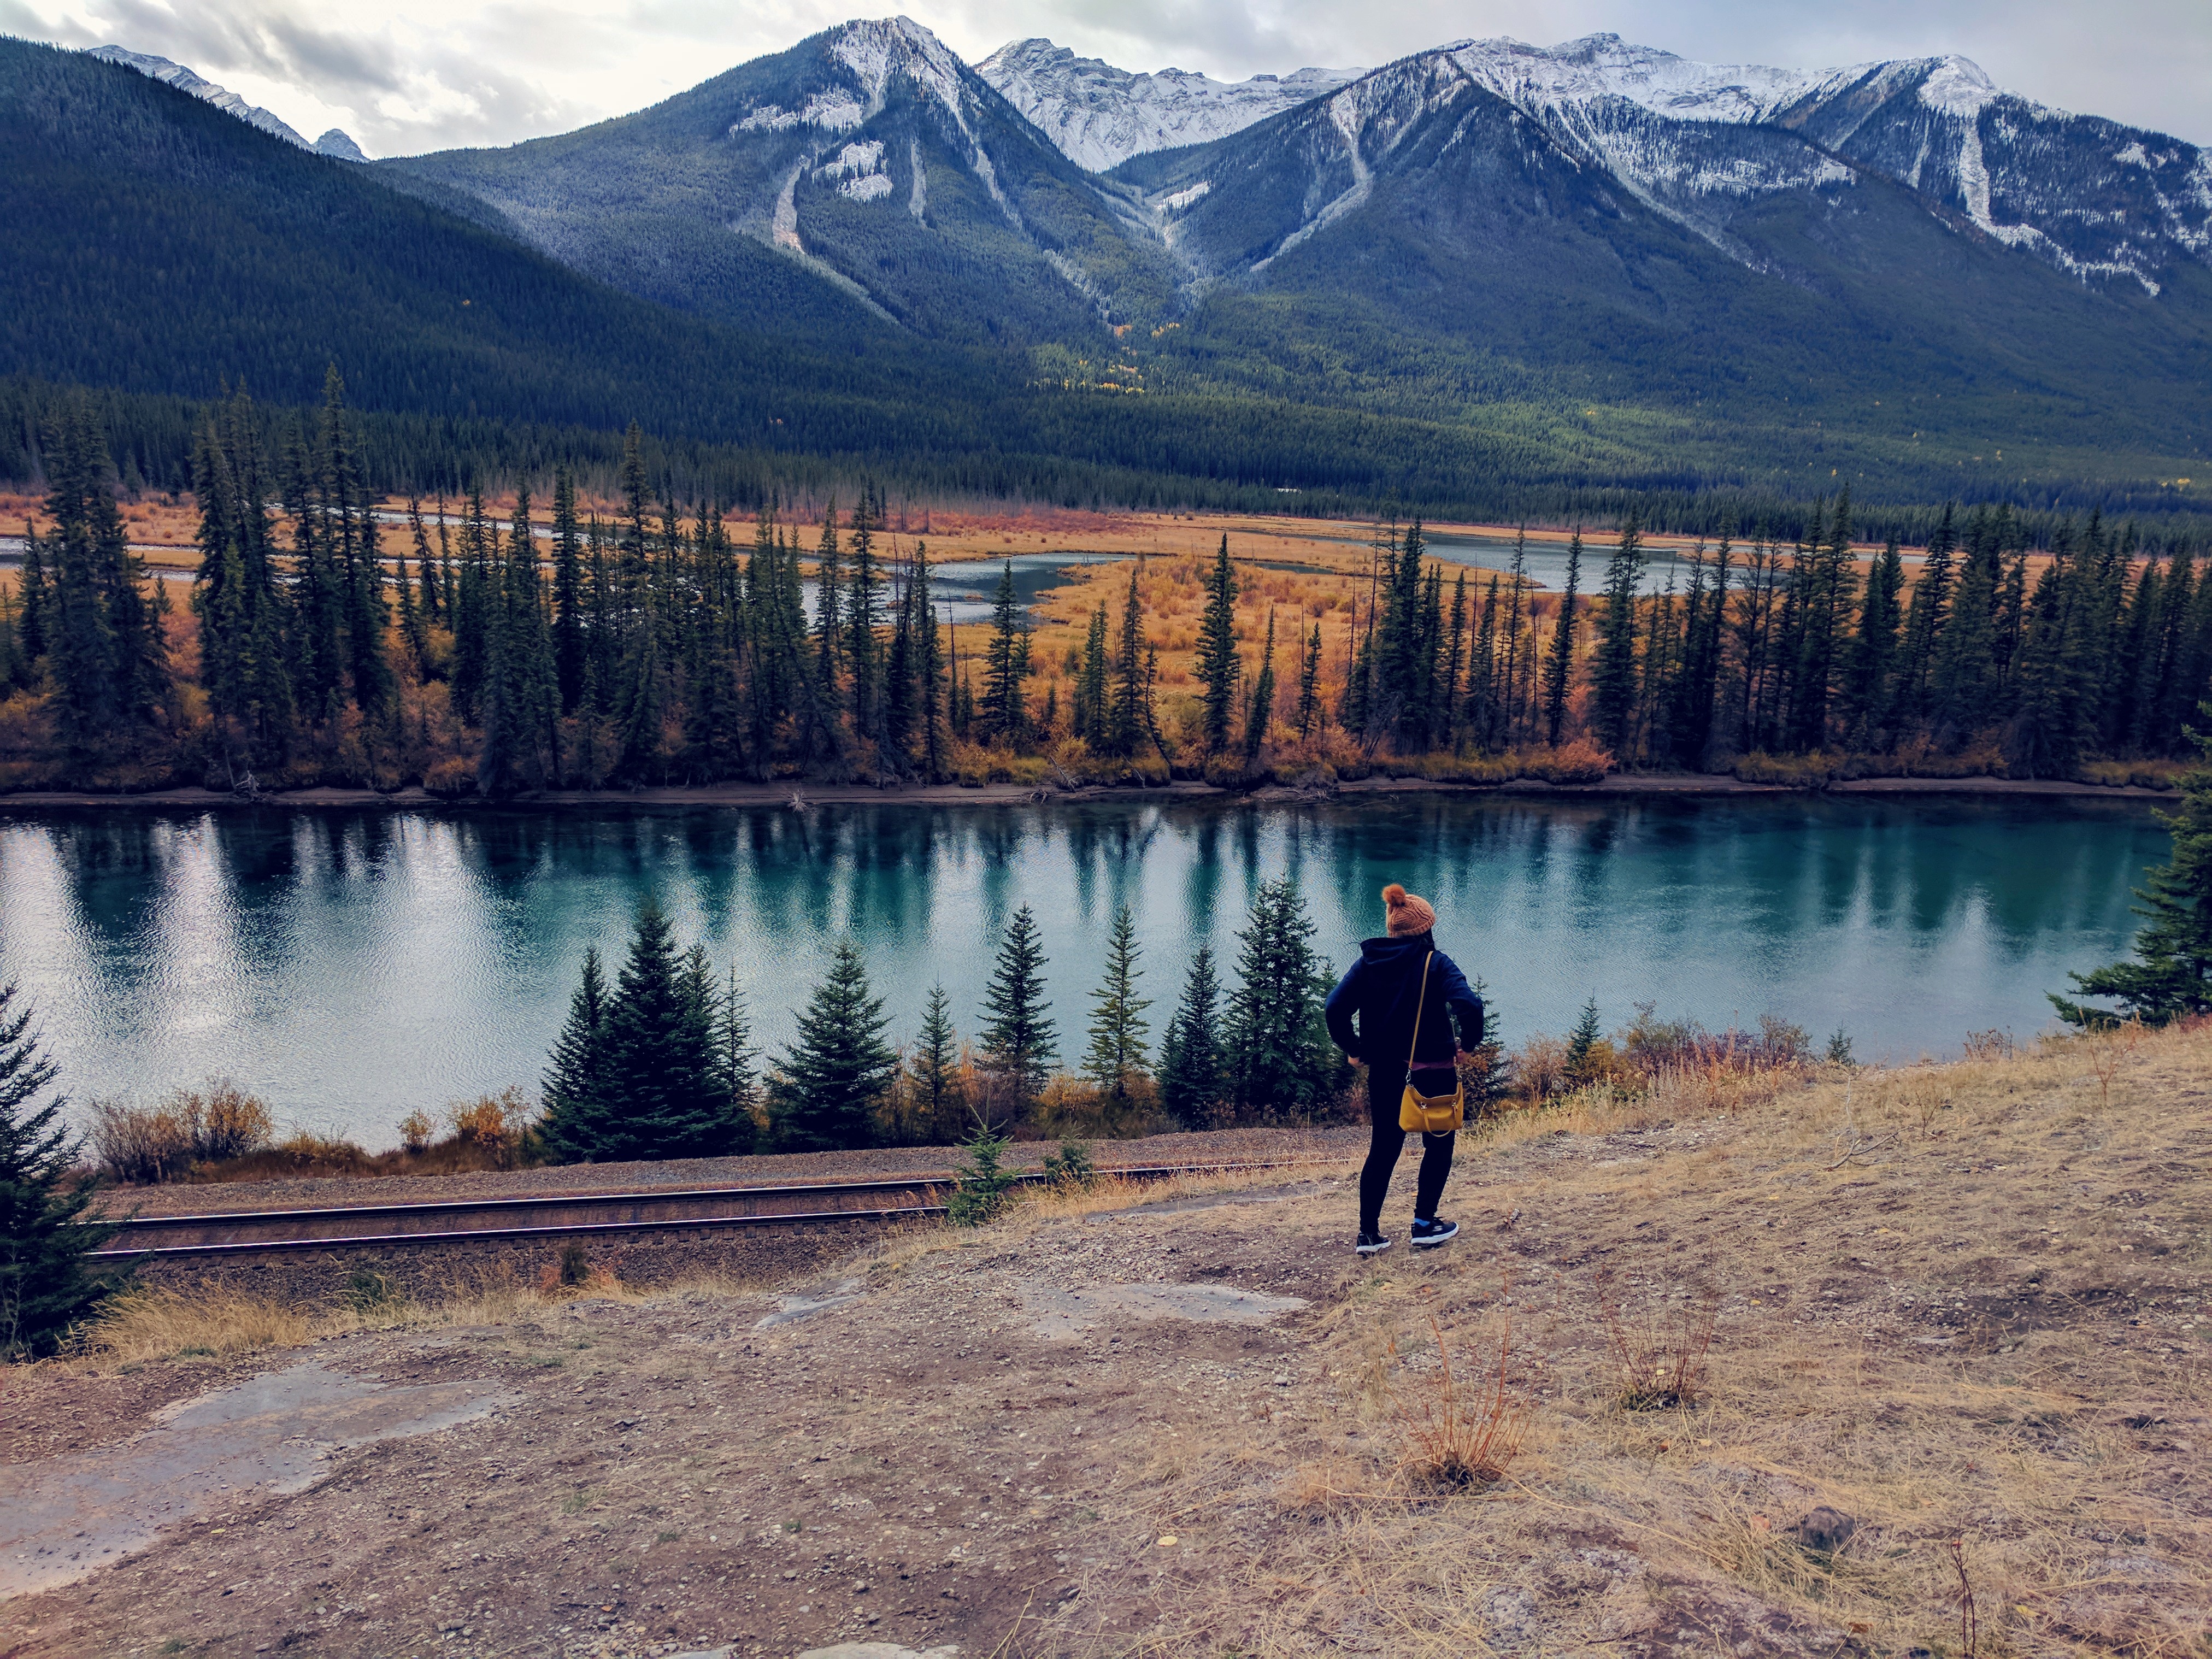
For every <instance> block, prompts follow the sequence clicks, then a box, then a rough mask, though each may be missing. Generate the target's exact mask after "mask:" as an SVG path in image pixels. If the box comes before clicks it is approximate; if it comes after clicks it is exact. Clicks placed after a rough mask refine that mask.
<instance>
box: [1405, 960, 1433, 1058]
mask: <svg viewBox="0 0 2212 1659" xmlns="http://www.w3.org/2000/svg"><path fill="white" fill-rule="evenodd" d="M1436 959H1437V953H1436V952H1435V951H1430V952H1429V953H1428V955H1427V956H1425V957H1423V958H1422V959H1421V995H1420V1000H1419V1001H1417V1002H1415V1003H1414V1004H1413V1042H1410V1043H1408V1044H1407V1047H1406V1077H1407V1080H1408V1081H1411V1080H1412V1079H1413V1056H1414V1055H1415V1054H1419V1052H1420V1049H1421V1012H1422V1011H1423V1010H1424V1009H1425V1008H1426V1007H1427V1006H1428V1005H1429V964H1430V963H1432V962H1434V961H1435V960H1436Z"/></svg>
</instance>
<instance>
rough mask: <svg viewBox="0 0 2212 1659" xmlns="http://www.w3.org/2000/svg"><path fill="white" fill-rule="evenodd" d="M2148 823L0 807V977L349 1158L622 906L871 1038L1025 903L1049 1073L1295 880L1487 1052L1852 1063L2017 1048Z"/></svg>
mask: <svg viewBox="0 0 2212 1659" xmlns="http://www.w3.org/2000/svg"><path fill="white" fill-rule="evenodd" d="M2166 849H2167V840H2166V835H2165V832H2164V831H2163V829H2160V827H2159V825H2158V824H2157V823H2156V822H2155V821H2154V819H2152V818H2151V817H2149V816H2148V813H2146V812H2143V811H2141V810H2139V809H2131V808H2122V807H2118V806H2114V805H2107V804H2101V803H2100V804H2095V805H2073V804H2065V803H2053V802H2045V801H2038V802H2033V803H2020V802H2016V801H2010V800H2008V801H2002V802H1993V801H1984V800H1978V799H1971V798H1944V799H1935V800H1930V799H1925V798H1923V799H1916V800H1912V801H1909V802H1897V801H1888V800H1880V799H1864V798H1860V799H1827V798H1820V797H1786V798H1755V799H1748V800H1745V799H1692V800H1683V801H1666V800H1650V799H1644V800H1626V801H1605V802H1595V801H1586V800H1580V799H1568V798H1554V799H1545V798H1522V799H1502V798H1497V797H1481V796H1462V795H1433V796H1413V797H1401V798H1396V799H1390V800H1388V801H1362V802H1359V803H1358V804H1356V805H1354V804H1350V803H1343V804H1337V803H1330V804H1322V805H1313V806H1303V807H1289V806H1274V805H1268V806H1253V805H1237V804H1224V803H1219V802H1208V803H1204V804H1195V805H1184V804H1165V803H1160V802H1147V801H1144V800H1140V799H1132V800H1129V801H1127V802H1121V801H1107V802H1097V803H1082V804H1054V805H1042V806H1036V807H1000V806H982V805H978V806H975V807H964V806H896V805H866V806H856V807H819V808H815V809H813V810H811V811H789V810H786V809H776V808H759V809H735V808H722V809H700V810H685V811H631V812H617V813H609V812H605V811H592V812H589V813H582V812H567V813H553V812H544V811H472V812H466V813H455V814H445V813H431V812H417V811H337V810H322V811H307V810H297V809H258V810H257V809H233V810H225V811H221V812H212V813H169V812H161V811H146V810H131V809H127V808H111V809H106V810H102V811H36V812H29V811H17V812H14V813H11V812H10V811H9V809H8V808H7V807H6V805H5V804H4V803H0V982H4V981H15V982H16V983H18V984H19V985H20V986H21V987H22V990H23V992H24V993H25V994H26V995H27V997H28V998H29V999H30V1000H31V1001H32V1002H33V1004H34V1005H35V1006H36V1007H37V1009H38V1011H39V1015H40V1024H41V1025H42V1028H43V1030H44V1033H45V1036H46V1043H47V1045H48V1047H49V1048H50V1050H51V1051H52V1054H54V1056H55V1057H56V1058H57V1059H58V1060H60V1061H61V1062H62V1064H63V1066H64V1073H65V1082H66V1085H67V1086H68V1088H69V1089H70V1092H71V1093H72V1095H73V1096H75V1097H76V1098H77V1099H78V1100H79V1101H82V1100H86V1099H89V1098H94V1097H103V1098H104V1097H136V1098H140V1099H146V1098H150V1097H154V1096H156V1095H158V1094H160V1093H161V1092H162V1091H166V1090H167V1089H169V1088H171V1087H173V1086H175V1085H179V1084H185V1083H191V1082H195V1081H197V1080H198V1079H202V1078H204V1077H207V1076H210V1075H217V1074H220V1075H227V1076H228V1077H231V1078H234V1079H236V1080H237V1081H238V1082H240V1084H242V1085H246V1086H247V1087H250V1088H252V1089H253V1090H255V1091H258V1092H260V1093H262V1094H263V1095H264V1097H267V1098H268V1099H270V1101H271V1102H272V1103H274V1104H275V1106H276V1109H277V1110H278V1113H279V1115H280V1118H282V1119H283V1120H285V1121H297V1122H300V1123H301V1124H304V1125H307V1126H309V1127H314V1128H316V1129H319V1130H321V1131H325V1132H343V1133H349V1134H353V1135H356V1136H358V1137H359V1138H361V1139H363V1140H365V1141H366V1142H368V1143H369V1144H371V1145H388V1144H390V1143H391V1142H392V1139H394V1133H393V1126H394V1125H395V1124H396V1123H397V1121H398V1119H399V1118H400V1117H401V1116H402V1115H404V1114H405V1113H406V1112H407V1111H408V1110H409V1109H410V1108H412V1107H415V1106H418V1105H422V1106H429V1107H433V1108H435V1106H437V1105H438V1104H440V1103H442V1102H445V1101H447V1100H449V1099H453V1098H455V1097H464V1096H469V1095H473V1094H476V1093H478V1092H481V1091H486V1090H495V1089H498V1088H501V1087H504V1086H506V1085H509V1084H520V1085H525V1086H526V1087H533V1088H534V1086H535V1085H536V1082H537V1079H538V1074H539V1071H540V1068H541V1066H542V1065H543V1061H544V1052H545V1049H546V1048H547V1046H548V1045H549V1043H550V1041H551V1039H552V1036H553V1035H554V1033H555V1031H556V1030H557V1028H558V1027H559V1024H560V1023H561V1020H562V1016H563V1014H564V1012H565V1011H566V1006H567V1002H568V994H569V990H570V987H572V986H573V984H574V979H575V975H576V971H577V967H578V964H579V963H580V960H581V958H582V956H583V952H584V949H585V947H586V945H591V944H597V945H599V948H600V949H601V950H602V951H605V952H607V953H608V954H610V955H611V956H617V957H618V956H619V953H620V951H621V950H622V948H623V941H624V939H625V937H626V935H627V931H628V928H629V920H630V917H631V915H633V913H634V912H635V908H636V906H637V905H638V903H639V902H640V901H641V899H643V898H644V897H645V896H647V894H653V895H657V896H659V898H660V900H661V901H662V902H663V903H664V904H665V906H666V907H667V908H669V909H670V910H671V912H672V913H673V915H675V916H676V918H677V920H678V927H679V928H680V930H681V931H682V933H684V936H685V937H686V938H687V939H691V938H696V939H702V940H703V941H704V942H705V944H706V945H707V946H708V950H709V951H711V952H712V954H713V955H714V959H715V961H716V962H717V963H725V964H727V963H734V964H735V966H736V968H737V969H738V976H739V979H740V981H742V983H743V985H744V988H745V992H746V994H747V997H748V999H749V1000H750V1005H751V1009H752V1012H753V1016H754V1018H755V1021H756V1024H757V1029H758V1032H759V1036H760V1037H761V1038H762V1040H763V1042H764V1043H765V1044H766V1046H767V1047H768V1048H769V1049H770V1050H771V1052H773V1051H775V1050H777V1049H780V1048H781V1047H782V1046H783V1045H784V1044H785V1043H786V1042H788V1040H789V1038H790V1036H791V1034H792V1030H793V1010H794V1009H795V1008H796V1007H797V1006H799V1004H800V1003H801V1002H802V1001H803V1000H804V999H805V994H806V991H807V987H809V986H810V985H811V983H812V982H813V981H814V980H815V979H816V977H817V975H818V974H819V973H820V971H821V969H822V968H823V963H824V962H825V960H826V959H827V957H828V955H829V951H830V949H831V947H832V945H834V944H835V942H836V940H837V939H841V938H843V937H846V936H848V935H849V936H850V937H852V938H853V939H854V940H855V941H856V942H857V943H858V944H859V945H860V947H861V949H862V950H863V951H864V952H865V953H866V957H867V960H868V963H869V967H870V969H871V971H872V974H873V975H874V980H875V984H876V986H877V988H878V990H879V991H880V992H881V993H882V994H883V995H884V1000H885V1008H886V1012H887V1013H888V1014H889V1015H890V1020H891V1032H892V1035H893V1036H894V1038H895V1039H896V1040H903V1039H904V1038H905V1037H907V1036H909V1035H910V1034H911V1032H912V1031H913V1030H914V1028H915V1024H917V1021H918V1016H919V1013H920V1010H921V1004H922V1000H923V999H924V997H925V996H926V995H927V992H928V989H929V987H930V986H931V985H932V984H933V983H935V982H939V981H941V982H942V983H943V984H944V986H945V989H946V991H947V993H948V994H949V995H950V996H951V1001H952V1005H953V1007H954V1009H955V1010H956V1012H957V1018H958V1019H959V1021H960V1024H961V1030H962V1033H963V1036H969V1035H972V1033H973V1031H974V1029H975V1009H976V1006H977V1004H978V1002H979V1001H980V1000H981V994H982V989H983V984H984V981H985V979H986V977H987V973H988V970H989V963H990V955H991V951H992V948H993V945H994V940H995V938H996V935H997V933H998V932H999V930H1000V928H1001V927H1003V926H1004V925H1005V922H1006V919H1007V917H1008V916H1009V915H1011V914H1012V911H1013V910H1014V908H1016V907H1017V906H1018V905H1020V904H1023V903H1028V904H1030V905H1032V906H1034V907H1035V908H1036V913H1037V916H1038V919H1039V921H1040V922H1041V923H1042V927H1043V931H1044V936H1045V940H1046V946H1047V949H1048V951H1049V953H1050V955H1051V957H1052V963H1051V967H1050V969H1049V980H1050V986H1051V991H1052V994H1053V997H1054V1004H1055V1012H1056V1014H1057V1017H1058V1020H1059V1024H1060V1046H1061V1052H1062V1054H1063V1056H1064V1057H1065V1058H1066V1060H1067V1061H1068V1063H1069V1064H1071V1065H1073V1064H1074V1063H1075V1062H1076V1061H1077V1060H1079V1057H1080V1055H1081V1053H1082V1049H1083V1046H1084V1040H1083V1036H1082V1030H1083V1027H1084V1024H1085V1020H1086V1018H1087V1016H1088V1012H1089V1007H1090V1003H1089V995H1090V992H1091V988H1092V987H1093V985H1094V984H1095V982H1096V980H1097V972H1098V965H1099V962H1100V958H1101V953H1102V948H1103V938H1104V934H1105V930H1106V927H1107V925H1108V923H1109V920H1110V918H1111V916H1112V914H1113V911H1114V909H1115V907H1116V906H1118V905H1121V904H1123V903H1127V904H1128V905H1129V906H1130V907H1131V908H1132V909H1133V912H1134V914H1135V917H1136V921H1137V927H1138V933H1139V938H1140V939H1141V940H1142V943H1143V945H1144V949H1145V969H1146V977H1145V981H1144V990H1145V991H1146V994H1148V995H1149V996H1151V997H1152V999H1153V1006H1152V1010H1151V1018H1152V1023H1153V1030H1154V1033H1155V1035H1157V1033H1158V1030H1160V1029H1161V1027H1162V1025H1164V1022H1165V1018H1166V1015H1167V1013H1168V1011H1169V1009H1170V1006H1171V1004H1172V1001H1173V999H1174V997H1175V995H1176V990H1177V988H1178V987H1179V985H1180V983H1181V981H1182V975H1183V974H1184V972H1185V970H1186V969H1187V968H1188V963H1189V961H1190V958H1191V955H1192V952H1193V951H1194V950H1195V949H1196V948H1197V947H1198V946H1199V945H1201V944H1206V945H1212V947H1213V949H1214V951H1215V952H1216V954H1217V955H1218V956H1219V957H1222V958H1223V959H1224V962H1225V965H1226V964H1227V963H1231V962H1233V960H1234V958H1235V955H1236V951H1237V938H1236V935H1237V931H1238V929H1239V928H1240V927H1242V926H1243V922H1244V918H1245V913H1246V909H1247V907H1248V905H1249V901H1250V898H1251V895H1252V893H1253V891H1254V890H1255V888H1256V887H1257V886H1258V884H1260V883H1261V882H1262V881H1264V880H1267V879H1268V878H1271V877H1273V876H1277V875H1281V874H1285V873H1287V874H1289V875H1291V876H1293V877H1295V878H1297V881H1298V883H1299V884H1300V886H1301V888H1302V890H1304V893H1305V895H1306V897H1307V899H1308V901H1309V903H1310V906H1311V910H1312V915H1313V918H1314V921H1315V924H1316V945H1318V946H1319V947H1320V948H1321V949H1322V951H1324V952H1325V953H1326V954H1327V955H1328V957H1329V958H1330V959H1331V960H1332V961H1333V962H1335V963H1346V962H1348V961H1349V960H1350V959H1351V957H1352V952H1353V951H1354V950H1355V949H1356V945H1357V941H1358V939H1361V938H1362V937H1364V936H1365V935H1368V934H1370V933H1378V932H1380V931H1381V927H1380V913H1381V907H1380V904H1379V902H1378V901H1377V899H1376V891H1377V890H1378V889H1379V888H1380V887H1381V886H1382V885H1383V883H1384V882H1386V881H1390V880H1399V881H1403V882H1404V883H1406V884H1407V886H1409V887H1410V888H1412V889H1413V890H1414V891H1416V892H1419V893H1424V894H1426V895H1427V896H1430V897H1431V899H1432V900H1433V901H1434V902H1435V903H1436V906H1437V913H1438V915H1439V916H1440V917H1441V919H1442V921H1441V926H1440V943H1441V944H1442V945H1443V947H1444V948H1445V949H1446V950H1448V951H1451V952H1452V953H1453V954H1454V955H1455V956H1456V957H1458V959H1459V960H1460V962H1461V963H1462V965H1463V966H1465V967H1466V968H1467V969H1468V972H1469V973H1470V974H1479V975H1482V976H1483V977H1484V978H1485V979H1486V980H1487V981H1488V982H1489V987H1490V994H1491V996H1492V999H1493V1002H1494V1006H1496V1008H1497V1010H1498V1014H1499V1017H1500V1019H1501V1022H1502V1025H1503V1029H1504V1036H1505V1038H1506V1040H1507V1041H1508V1042H1520V1041H1522V1039H1524V1038H1526V1037H1527V1036H1528V1035H1529V1034H1530V1033H1531V1032H1532V1031H1535V1030H1548V1031H1552V1032H1558V1031H1560V1030H1563V1029H1564V1028H1565V1027H1566V1026H1567V1025H1568V1024H1571V1022H1572V1020H1573V1018H1574V1016H1575V1013H1576V1011H1577V1009H1578V1008H1579V1007H1580V1006H1581V1005H1582V1003H1583V1000H1584V999H1585V998H1586V997H1589V996H1590V995H1592V994H1595V996H1596V997H1597V999H1598V1001H1599V1005H1600V1006H1601V1010H1602V1011H1603V1013H1604V1015H1605V1017H1606V1019H1607V1024H1608V1025H1611V1024H1618V1023H1620V1022H1623V1021H1625V1020H1626V1019H1627V1018H1629V1017H1630V1015H1631V1014H1632V1005H1634V1004H1636V1003H1638V1002H1650V1003H1653V1004H1655V1005H1656V1006H1657V1008H1658V1010H1659V1012H1661V1013H1662V1014H1663V1015H1668V1016H1676V1015H1686V1016H1690V1017H1693V1018H1697V1019H1699V1020H1702V1021H1704V1022H1705V1023H1706V1024H1708V1025H1711V1026H1715V1027H1718V1026H1721V1025H1724V1024H1727V1023H1728V1022H1729V1021H1730V1020H1731V1019H1741V1020H1743V1021H1745V1022H1751V1021H1753V1020H1755V1019H1756V1018H1758V1017H1759V1015H1760V1014H1761V1013H1764V1012H1772V1013H1778V1014H1780V1015H1782V1016H1784V1017H1785V1018H1789V1019H1791V1020H1794V1021H1796V1022H1797V1023H1799V1024H1802V1025H1804V1026H1805V1027H1806V1028H1807V1029H1808V1030H1810V1031H1811V1032H1813V1033H1814V1036H1816V1037H1819V1038H1821V1039H1823V1040H1825V1038H1826V1036H1827V1035H1828V1034H1829V1033H1830V1032H1831V1031H1833V1030H1837V1029H1838V1028H1839V1027H1840V1028H1842V1029H1843V1030H1846V1031H1848V1032H1849V1033H1850V1036H1852V1038H1853V1040H1854V1042H1855V1043H1856V1045H1857V1052H1858V1054H1859V1056H1860V1057H1861V1058H1863V1059H1875V1058H1880V1057H1883V1056H1887V1057H1892V1058H1898V1059H1906V1060H1909V1059H1911V1058H1914V1057H1917V1055H1919V1054H1922V1053H1923V1052H1925V1053H1929V1054H1945V1053H1954V1052H1956V1050H1957V1048H1958V1046H1959V1042H1960V1038H1961V1037H1962V1036H1964V1034H1965V1033H1966V1032H1967V1031H1969V1030H1982V1029H1988V1028H1991V1027H2000V1028H2009V1029H2010V1030H2013V1031H2014V1032H2015V1033H2016V1034H2017V1035H2018V1036H2021V1037H2023V1038H2024V1037H2026V1036H2029V1035H2030V1034H2031V1033H2033V1032H2034V1031H2035V1030H2039V1029H2041V1028H2043V1027H2044V1026H2045V1025H2046V1024H2048V1022H2049V1017H2050V1010H2049V1006H2048V1005H2047V1004H2046V1003H2045V1000H2044V996H2043V994H2044V993H2045V991H2047V990H2051V989H2054V988H2060V987H2063V985H2064V983H2065V975H2066V974H2067V972H2068V971H2069V969H2086V968H2088V967H2090V966H2092V965H2093V964H2094V963H2099V962H2101V961H2104V960H2106V959H2108V958H2110V957H2113V956H2115V955H2117V954H2119V953H2121V952H2123V951H2124V949H2125V946H2126V945H2127V942H2128V940H2129V939H2130V936H2131V933H2132V928H2133V926H2134V921H2133V918H2132V917H2130V914H2129V909H2128V906H2129V902H2130V897H2129V890H2130V887H2132V886H2134V885H2136V884H2139V883H2140V882H2141V880H2142V872H2143V870H2144V868H2145V866H2148V865H2149V864H2152V863H2154V862H2157V861H2159V860H2161V859H2163V858H2164V857H2165V855H2166Z"/></svg>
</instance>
